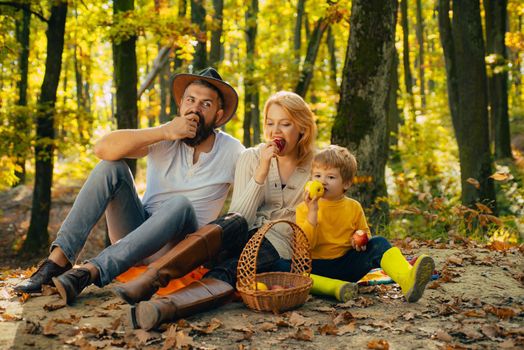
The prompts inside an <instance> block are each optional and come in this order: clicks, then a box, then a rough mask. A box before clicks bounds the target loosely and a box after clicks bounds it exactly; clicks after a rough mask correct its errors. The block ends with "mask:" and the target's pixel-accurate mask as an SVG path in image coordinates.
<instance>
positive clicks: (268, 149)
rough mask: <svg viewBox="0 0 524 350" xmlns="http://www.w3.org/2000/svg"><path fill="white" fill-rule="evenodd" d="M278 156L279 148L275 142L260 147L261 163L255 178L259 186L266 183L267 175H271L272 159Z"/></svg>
mask: <svg viewBox="0 0 524 350" xmlns="http://www.w3.org/2000/svg"><path fill="white" fill-rule="evenodd" d="M277 154H278V148H277V146H276V145H275V144H274V143H273V142H268V143H266V144H264V145H262V146H260V162H259V164H258V167H257V170H256V171H255V176H254V178H255V181H256V182H257V183H258V184H259V185H261V184H263V183H264V182H265V181H266V177H267V174H268V173H269V166H270V165H271V159H272V158H273V157H276V156H277Z"/></svg>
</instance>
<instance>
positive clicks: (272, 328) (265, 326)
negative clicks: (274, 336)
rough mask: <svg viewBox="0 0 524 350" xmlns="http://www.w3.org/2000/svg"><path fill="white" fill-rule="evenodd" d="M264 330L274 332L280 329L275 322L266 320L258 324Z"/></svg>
mask: <svg viewBox="0 0 524 350" xmlns="http://www.w3.org/2000/svg"><path fill="white" fill-rule="evenodd" d="M258 329H260V330H261V331H262V332H274V331H276V330H277V329H278V326H277V325H276V324H275V323H271V322H264V323H262V324H261V325H259V326H258Z"/></svg>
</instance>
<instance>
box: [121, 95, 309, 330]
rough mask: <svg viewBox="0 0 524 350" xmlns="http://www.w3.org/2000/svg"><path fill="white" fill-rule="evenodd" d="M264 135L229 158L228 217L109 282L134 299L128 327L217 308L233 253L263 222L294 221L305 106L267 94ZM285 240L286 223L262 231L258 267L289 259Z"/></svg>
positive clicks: (233, 268) (305, 139) (304, 173)
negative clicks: (205, 267)
mask: <svg viewBox="0 0 524 350" xmlns="http://www.w3.org/2000/svg"><path fill="white" fill-rule="evenodd" d="M264 137H265V140H266V142H265V143H262V144H260V145H258V146H256V147H253V148H249V149H247V150H246V151H245V152H244V153H243V154H242V155H241V156H240V158H239V160H238V162H237V167H236V171H235V183H234V191H233V199H232V202H231V207H230V212H232V213H233V214H228V215H226V216H225V217H222V218H220V219H218V220H216V221H215V222H213V223H211V224H209V225H207V226H205V227H204V228H202V229H200V230H199V231H197V232H195V233H193V234H191V235H188V236H187V238H186V239H185V240H184V241H183V242H182V243H180V244H179V245H177V246H176V247H175V248H173V249H172V250H171V251H170V252H169V253H168V254H166V255H165V256H164V257H162V258H161V260H162V263H161V264H156V263H155V264H152V265H150V266H149V270H148V271H149V273H147V276H145V277H144V278H139V279H137V280H136V281H132V282H130V283H128V284H127V285H123V286H120V287H117V293H118V294H119V295H120V296H121V297H122V298H123V299H124V300H126V301H127V302H129V303H131V304H135V303H137V302H138V304H137V305H136V308H135V307H133V308H132V310H131V314H132V319H133V322H134V325H135V327H139V328H143V329H152V328H156V327H158V326H159V325H160V324H162V323H164V322H171V321H174V320H176V319H179V318H182V317H187V316H190V315H192V314H194V313H197V312H200V311H204V310H207V309H210V308H213V307H217V306H219V305H220V304H222V303H223V302H224V301H225V300H227V299H228V298H229V297H230V296H231V295H232V294H233V292H234V286H235V283H236V272H237V263H238V258H239V256H240V253H241V252H242V249H243V247H244V246H245V244H246V243H247V241H248V240H249V238H251V237H252V236H253V234H254V233H255V232H256V231H257V230H258V228H259V227H261V226H262V225H263V224H264V223H266V222H267V221H273V220H277V219H287V220H291V221H294V219H295V207H296V206H297V205H298V203H300V202H301V201H302V196H303V188H304V185H305V183H306V182H307V181H308V177H309V173H310V168H311V161H312V158H313V150H314V141H315V137H316V126H315V122H314V117H313V113H312V112H311V110H310V108H309V106H308V105H307V104H306V103H305V102H304V100H303V99H302V98H301V97H300V96H298V95H297V94H295V93H292V92H287V91H281V92H278V93H276V94H274V95H272V96H271V97H270V98H269V99H268V100H267V102H266V104H265V107H264ZM217 171H220V169H217ZM290 238H291V231H290V229H289V226H287V225H276V226H274V227H273V229H272V230H271V231H270V232H268V233H267V234H266V236H265V238H264V239H263V241H262V243H261V246H260V249H259V252H258V260H257V268H258V271H259V272H263V271H270V270H272V269H274V267H275V263H276V262H277V261H278V260H279V259H280V258H283V259H289V258H291V247H290ZM184 242H186V243H184ZM218 255H220V256H221V257H222V258H224V257H225V259H223V260H222V262H220V263H218V264H216V265H215V266H214V267H213V268H211V270H210V271H209V272H208V273H207V274H206V275H205V276H204V278H203V279H202V280H200V281H196V282H194V283H192V284H190V285H188V286H187V287H185V288H183V289H181V290H178V291H176V292H175V293H173V294H171V295H169V296H167V297H163V298H156V299H152V300H150V301H144V300H146V299H149V298H150V297H151V296H152V295H153V294H154V293H155V292H156V290H157V289H158V288H159V287H160V286H163V285H166V284H167V283H168V282H169V280H170V279H172V278H178V277H182V276H183V275H185V274H186V273H188V272H189V271H191V270H192V269H194V268H196V267H198V266H199V265H201V264H203V263H205V262H207V261H209V260H211V259H212V258H214V257H217V256H218Z"/></svg>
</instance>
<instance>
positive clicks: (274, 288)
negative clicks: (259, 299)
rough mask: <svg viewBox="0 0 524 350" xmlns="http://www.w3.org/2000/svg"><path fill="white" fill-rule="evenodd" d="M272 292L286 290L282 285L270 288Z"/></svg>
mask: <svg viewBox="0 0 524 350" xmlns="http://www.w3.org/2000/svg"><path fill="white" fill-rule="evenodd" d="M269 289H270V290H282V289H286V288H285V287H283V286H281V285H280V284H274V285H272V286H271V287H269Z"/></svg>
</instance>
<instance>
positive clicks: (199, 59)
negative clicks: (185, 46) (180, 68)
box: [191, 0, 207, 72]
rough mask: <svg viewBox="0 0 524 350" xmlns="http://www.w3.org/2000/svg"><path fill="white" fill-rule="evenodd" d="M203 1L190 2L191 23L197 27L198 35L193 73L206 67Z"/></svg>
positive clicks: (194, 0) (204, 10)
mask: <svg viewBox="0 0 524 350" xmlns="http://www.w3.org/2000/svg"><path fill="white" fill-rule="evenodd" d="M204 1H205V0H191V23H195V24H196V25H198V28H199V29H200V33H199V34H198V35H197V40H198V43H197V45H196V47H195V56H194V57H193V72H199V71H201V70H202V69H204V68H206V67H207V49H206V45H207V38H206V9H205V7H204V4H205V2H204Z"/></svg>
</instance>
